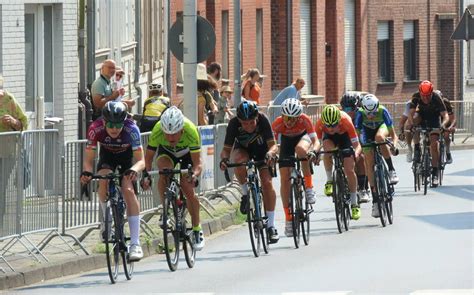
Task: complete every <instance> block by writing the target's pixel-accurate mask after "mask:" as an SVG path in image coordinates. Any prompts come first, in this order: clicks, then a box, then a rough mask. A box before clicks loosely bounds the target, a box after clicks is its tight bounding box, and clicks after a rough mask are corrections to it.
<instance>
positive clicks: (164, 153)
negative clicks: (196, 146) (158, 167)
mask: <svg viewBox="0 0 474 295" xmlns="http://www.w3.org/2000/svg"><path fill="white" fill-rule="evenodd" d="M160 157H167V158H169V159H170V160H171V162H173V166H176V164H178V163H180V164H181V165H180V166H181V169H188V167H189V165H191V166H192V165H193V160H192V159H191V153H187V154H185V155H184V156H182V157H179V158H178V157H176V156H175V155H173V154H172V153H170V152H169V151H168V150H167V149H165V148H163V147H162V146H161V145H160V146H159V147H158V157H157V158H160Z"/></svg>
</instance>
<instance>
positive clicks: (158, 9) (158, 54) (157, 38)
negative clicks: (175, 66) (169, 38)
mask: <svg viewBox="0 0 474 295" xmlns="http://www.w3.org/2000/svg"><path fill="white" fill-rule="evenodd" d="M162 2H163V1H153V2H152V3H153V11H154V13H153V23H154V25H153V28H152V30H153V41H154V42H153V61H154V65H153V67H154V68H155V69H157V68H158V67H159V63H158V62H159V61H160V60H162V59H163V56H162V54H163V50H162V48H161V38H162V32H163V22H162V20H163V7H162V5H161V4H162Z"/></svg>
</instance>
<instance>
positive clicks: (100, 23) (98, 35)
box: [95, 0, 111, 50]
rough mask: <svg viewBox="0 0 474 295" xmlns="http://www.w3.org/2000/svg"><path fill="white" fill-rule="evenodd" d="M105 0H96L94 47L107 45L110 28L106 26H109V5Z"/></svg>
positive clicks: (106, 46)
mask: <svg viewBox="0 0 474 295" xmlns="http://www.w3.org/2000/svg"><path fill="white" fill-rule="evenodd" d="M107 3H109V2H108V1H106V0H97V2H96V4H95V5H96V10H95V30H96V32H95V49H96V50H97V49H103V48H108V47H109V45H108V44H109V36H110V35H111V34H110V30H107V28H110V27H111V25H110V24H111V23H110V13H107V12H108V11H109V10H110V7H109V6H108V5H107Z"/></svg>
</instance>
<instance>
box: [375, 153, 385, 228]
mask: <svg viewBox="0 0 474 295" xmlns="http://www.w3.org/2000/svg"><path fill="white" fill-rule="evenodd" d="M381 161H382V160H381ZM375 169H376V171H375V182H376V186H377V198H378V200H377V206H378V209H379V215H380V222H381V223H382V226H383V227H385V226H387V212H386V211H385V197H386V193H387V191H386V188H385V184H384V181H385V178H384V171H383V169H380V166H378V167H377V166H376V168H375Z"/></svg>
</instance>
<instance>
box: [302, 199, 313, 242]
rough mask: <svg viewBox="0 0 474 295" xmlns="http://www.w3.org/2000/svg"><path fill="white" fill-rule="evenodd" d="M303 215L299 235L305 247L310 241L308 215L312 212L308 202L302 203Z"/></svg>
mask: <svg viewBox="0 0 474 295" xmlns="http://www.w3.org/2000/svg"><path fill="white" fill-rule="evenodd" d="M303 206H304V208H303V215H302V220H301V233H302V236H303V242H304V244H305V245H306V246H308V245H309V239H310V214H311V211H312V207H311V205H310V204H308V202H306V200H305V202H303Z"/></svg>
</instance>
